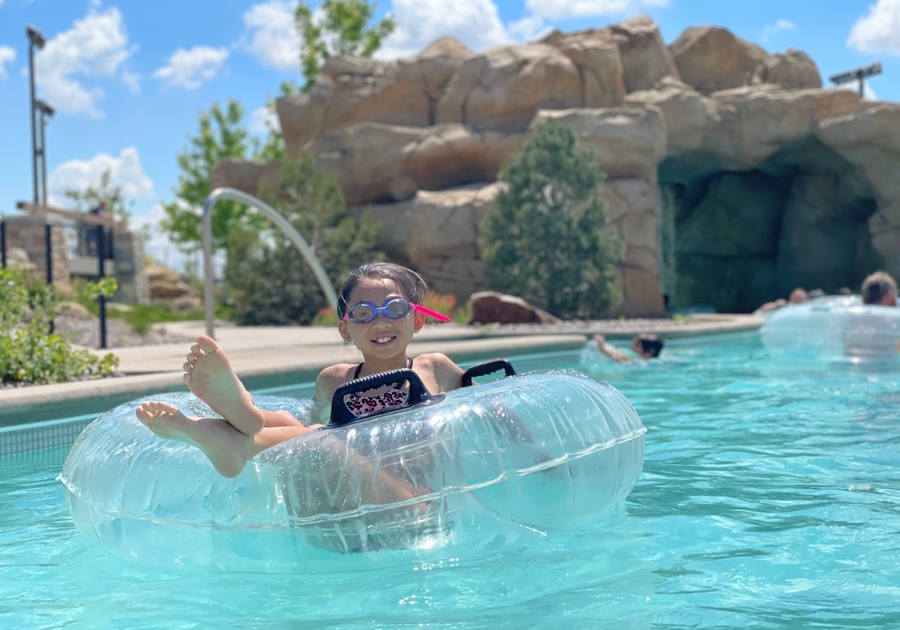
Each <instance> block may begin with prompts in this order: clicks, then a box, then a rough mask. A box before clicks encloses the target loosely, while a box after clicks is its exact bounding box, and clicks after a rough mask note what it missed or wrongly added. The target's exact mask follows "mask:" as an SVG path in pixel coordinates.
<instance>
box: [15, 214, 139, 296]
mask: <svg viewBox="0 0 900 630" xmlns="http://www.w3.org/2000/svg"><path fill="white" fill-rule="evenodd" d="M96 229H97V226H95V225H90V224H88V223H86V222H84V221H77V220H75V221H73V220H63V219H60V218H58V217H55V216H53V215H42V216H34V215H14V216H0V236H2V237H3V238H0V254H2V260H3V261H9V260H10V259H12V258H14V257H13V253H14V250H16V249H19V250H23V251H24V253H25V254H26V255H27V258H28V261H29V262H30V264H31V265H32V266H33V267H32V269H33V271H34V273H35V274H36V275H37V276H38V277H41V278H49V279H50V281H51V282H52V283H53V284H54V285H55V286H58V287H60V288H69V287H71V284H72V281H73V279H75V278H84V279H87V280H97V279H98V278H99V277H100V256H99V255H100V253H101V252H100V251H98V249H97V247H96V244H97V242H96V236H95V235H96ZM103 229H104V238H103V240H104V250H105V254H106V256H105V260H104V275H105V276H108V277H113V278H115V279H116V282H117V283H118V285H119V288H118V291H117V292H116V294H115V296H114V297H113V299H114V300H115V301H117V302H127V303H131V304H147V303H149V302H150V287H149V284H148V282H147V277H146V274H145V272H144V249H143V243H142V241H141V237H140V235H139V234H135V233H134V232H131V231H129V230H127V229H123V228H113V227H104V228H103ZM92 243H93V244H94V247H93V248H92V247H91V244H92ZM48 246H49V252H50V256H49V258H48V255H47V253H48ZM48 260H49V261H50V263H49V266H50V274H49V275H48V273H47V267H48Z"/></svg>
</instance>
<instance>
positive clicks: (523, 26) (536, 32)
mask: <svg viewBox="0 0 900 630" xmlns="http://www.w3.org/2000/svg"><path fill="white" fill-rule="evenodd" d="M552 30H553V27H552V26H550V24H548V23H547V21H546V20H545V19H544V18H542V17H540V16H537V15H529V16H528V17H524V18H522V19H521V20H517V21H516V22H511V23H510V24H509V27H508V28H507V31H508V32H509V36H510V37H511V38H512V39H513V40H514V41H517V42H531V41H534V40H536V39H540V38H541V37H543V36H544V35H546V34H547V33H549V32H550V31H552Z"/></svg>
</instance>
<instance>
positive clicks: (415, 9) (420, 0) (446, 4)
mask: <svg viewBox="0 0 900 630" xmlns="http://www.w3.org/2000/svg"><path fill="white" fill-rule="evenodd" d="M566 1H568V0H566ZM393 9H394V19H395V20H396V22H397V28H396V30H395V31H394V32H393V33H392V34H391V36H390V37H388V38H387V40H385V42H384V45H383V46H382V48H381V49H380V50H379V51H378V53H377V54H376V56H377V57H379V58H381V59H393V58H396V57H402V56H406V55H412V54H415V53H418V52H421V51H422V49H423V48H425V47H426V46H427V45H428V44H430V43H431V42H433V41H434V40H436V39H438V38H439V37H441V36H442V35H449V36H451V37H454V38H456V39H458V40H459V41H461V42H462V43H463V44H465V45H466V46H468V47H469V48H472V49H473V50H476V51H481V50H484V49H485V48H490V47H491V46H495V45H497V44H501V43H504V42H510V41H512V38H511V37H510V35H509V33H507V31H506V28H505V27H504V26H503V22H501V21H500V15H499V13H498V11H497V6H496V5H495V4H494V3H493V2H492V1H491V0H394V2H393ZM475 25H477V26H475Z"/></svg>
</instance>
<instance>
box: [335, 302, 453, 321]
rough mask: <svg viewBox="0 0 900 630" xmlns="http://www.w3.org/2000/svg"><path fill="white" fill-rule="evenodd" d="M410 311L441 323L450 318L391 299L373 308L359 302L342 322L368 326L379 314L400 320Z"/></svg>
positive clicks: (368, 303)
mask: <svg viewBox="0 0 900 630" xmlns="http://www.w3.org/2000/svg"><path fill="white" fill-rule="evenodd" d="M410 311H419V312H420V313H425V314H426V315H431V316H432V317H434V318H435V319H437V320H439V321H442V322H449V321H450V318H449V317H447V316H446V315H441V314H440V313H436V312H434V311H432V310H431V309H430V308H425V307H424V306H421V305H419V304H410V303H409V301H408V300H404V299H403V298H393V299H390V300H388V301H387V302H385V303H384V304H383V305H382V306H375V305H374V304H372V303H371V302H360V303H359V304H357V305H356V306H354V307H353V308H351V309H350V310H349V311H347V312H346V313H345V314H344V321H345V322H346V321H351V322H353V323H354V324H368V323H369V322H371V321H372V320H373V319H375V318H376V317H378V314H379V313H384V316H385V317H389V318H390V319H402V318H404V317H406V316H407V315H409V312H410Z"/></svg>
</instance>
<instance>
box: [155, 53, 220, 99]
mask: <svg viewBox="0 0 900 630" xmlns="http://www.w3.org/2000/svg"><path fill="white" fill-rule="evenodd" d="M226 59H228V49H227V48H212V47H211V46H194V47H193V48H191V49H190V50H185V49H184V48H179V49H178V50H176V51H175V52H174V53H172V56H171V57H169V63H168V65H166V66H163V67H162V68H159V69H158V70H157V71H156V72H154V73H153V77H154V78H156V79H159V80H160V81H162V82H163V84H164V85H165V86H166V87H183V88H184V89H186V90H196V89H197V88H198V87H200V86H201V85H203V83H204V82H206V81H209V80H210V79H213V78H214V77H215V76H216V75H217V74H218V73H219V70H221V68H222V64H224V63H225V60H226Z"/></svg>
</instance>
